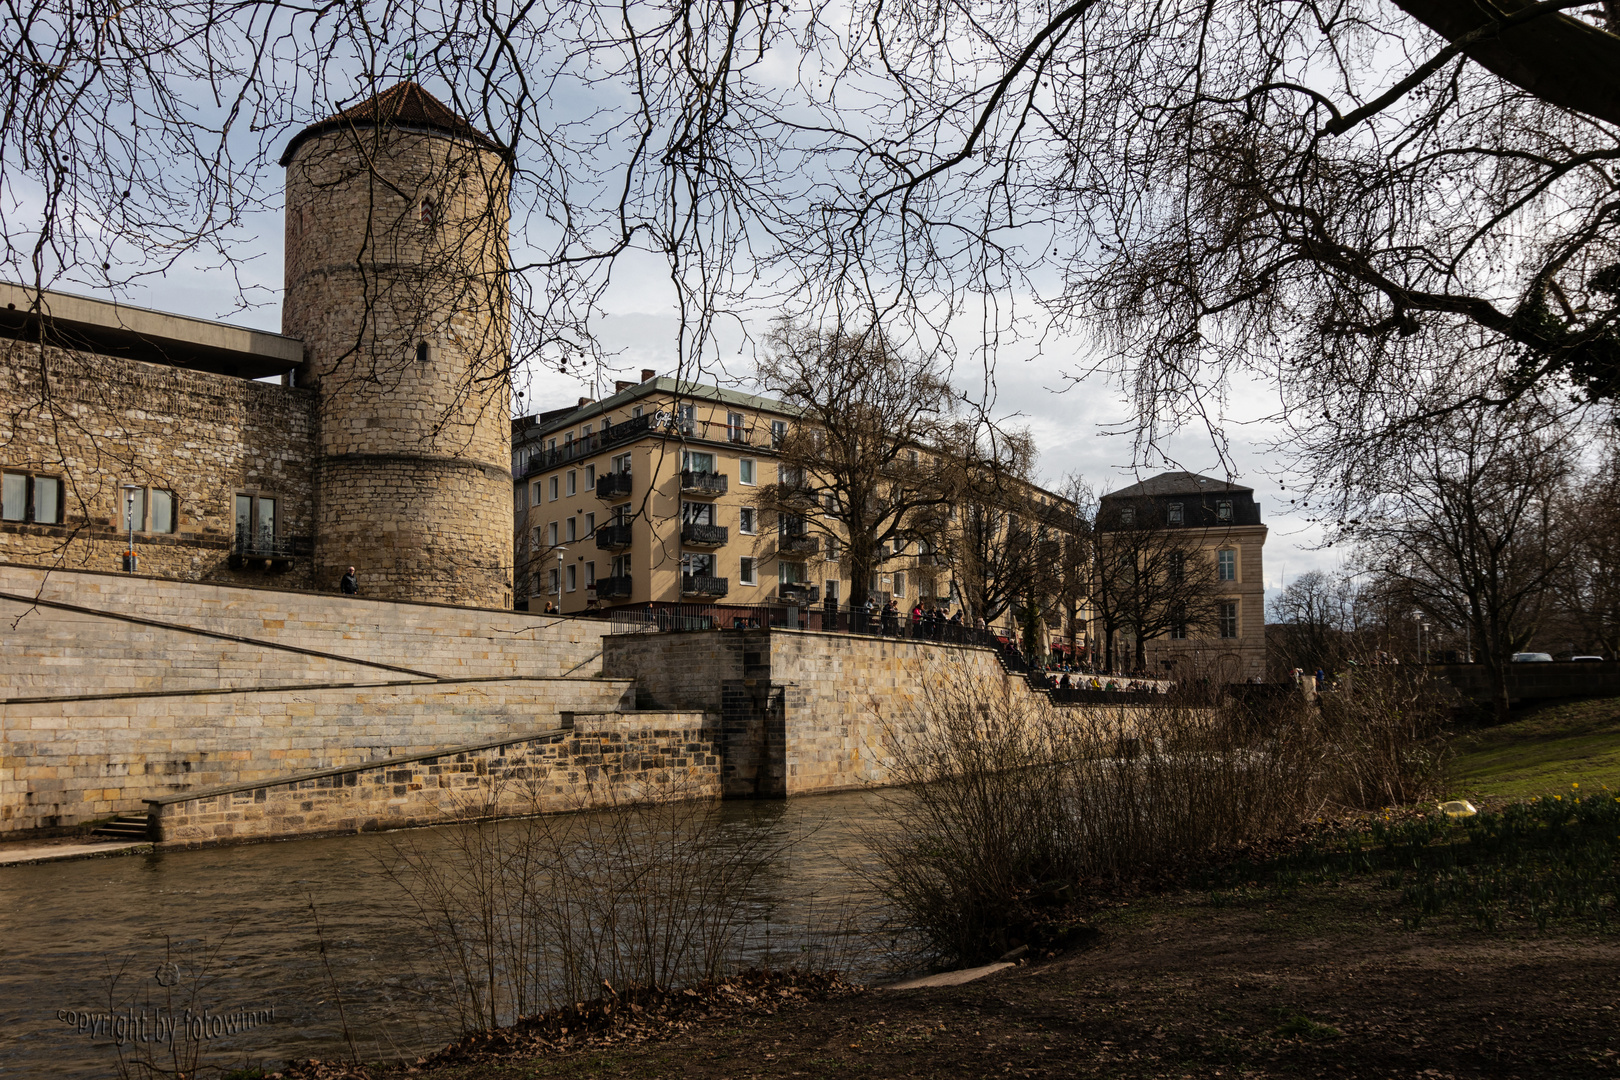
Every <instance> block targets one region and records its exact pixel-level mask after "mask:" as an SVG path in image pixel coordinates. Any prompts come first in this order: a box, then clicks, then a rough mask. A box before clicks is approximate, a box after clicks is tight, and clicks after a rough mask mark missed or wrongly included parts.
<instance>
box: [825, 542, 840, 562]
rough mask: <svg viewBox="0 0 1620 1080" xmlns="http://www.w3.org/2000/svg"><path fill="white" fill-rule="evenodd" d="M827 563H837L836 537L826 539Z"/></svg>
mask: <svg viewBox="0 0 1620 1080" xmlns="http://www.w3.org/2000/svg"><path fill="white" fill-rule="evenodd" d="M827 561H828V562H837V561H838V537H836V536H829V537H827Z"/></svg>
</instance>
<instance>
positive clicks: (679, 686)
mask: <svg viewBox="0 0 1620 1080" xmlns="http://www.w3.org/2000/svg"><path fill="white" fill-rule="evenodd" d="M602 644H603V655H602V662H603V671H604V672H605V673H606V674H607V675H609V676H611V677H616V678H630V679H634V680H635V682H636V694H637V701H638V703H639V704H641V705H643V706H645V705H648V704H653V703H656V704H658V705H660V706H663V707H670V708H675V707H678V708H701V709H705V710H710V711H714V710H718V712H719V713H720V746H721V751H722V758H723V762H724V766H723V782H724V788H725V793H726V795H727V796H728V797H730V798H748V797H762V798H781V797H784V796H789V795H805V794H811V793H815V792H825V791H838V790H842V789H847V788H856V787H865V786H881V785H884V784H889V783H893V782H894V779H895V778H894V767H895V756H896V754H897V752H899V751H900V750H902V749H903V748H904V747H906V746H908V745H914V741H915V740H916V739H917V738H918V737H919V735H920V734H921V733H922V732H923V731H924V730H926V725H927V723H928V718H929V716H930V711H931V709H932V708H933V707H934V706H935V702H934V701H933V700H932V699H931V698H930V694H931V693H937V694H938V695H941V696H945V697H949V696H951V695H952V694H953V693H954V692H955V691H956V690H961V689H966V690H967V691H969V692H970V693H974V694H984V695H1002V694H1011V695H1018V696H1020V697H1022V698H1023V699H1024V700H1025V701H1026V702H1027V704H1028V706H1029V707H1030V708H1032V709H1041V710H1047V709H1053V708H1055V707H1054V706H1053V705H1052V704H1051V703H1050V702H1049V701H1048V700H1047V699H1046V698H1045V696H1044V695H1040V694H1037V693H1035V692H1034V691H1032V690H1030V689H1029V687H1028V684H1027V683H1025V682H1024V681H1023V680H1022V679H1019V678H1014V677H1010V676H1008V675H1007V673H1006V672H1005V671H1004V670H1003V669H1002V667H1001V664H1000V662H999V661H998V660H997V658H996V655H995V653H994V652H992V651H991V650H990V649H987V648H982V647H976V646H955V645H937V644H933V643H929V642H921V641H901V640H895V639H892V638H875V637H862V636H859V635H850V634H828V633H821V632H815V631H802V630H783V629H772V630H741V631H739V630H713V631H702V632H695V633H680V634H621V635H612V636H609V637H606V638H604V639H603V642H602ZM1132 712H1133V710H1130V709H1126V708H1121V707H1119V706H1098V707H1095V708H1091V707H1082V708H1065V709H1063V710H1061V713H1062V715H1063V716H1065V717H1066V718H1067V719H1068V720H1070V721H1073V722H1082V721H1089V720H1100V721H1103V722H1107V723H1116V724H1129V723H1130V722H1131V715H1130V714H1131V713H1132Z"/></svg>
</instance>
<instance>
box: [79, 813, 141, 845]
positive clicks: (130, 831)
mask: <svg viewBox="0 0 1620 1080" xmlns="http://www.w3.org/2000/svg"><path fill="white" fill-rule="evenodd" d="M90 835H91V836H104V837H108V838H111V839H117V840H147V839H150V836H149V823H148V821H147V817H146V815H145V814H119V815H118V816H116V817H114V818H113V819H112V820H110V821H106V822H103V823H102V824H100V825H98V826H96V827H95V828H94V829H91V830H90Z"/></svg>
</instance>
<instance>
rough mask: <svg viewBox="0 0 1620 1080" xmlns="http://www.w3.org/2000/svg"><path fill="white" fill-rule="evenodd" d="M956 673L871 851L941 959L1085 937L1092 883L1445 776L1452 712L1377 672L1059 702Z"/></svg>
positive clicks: (931, 705) (915, 742) (930, 705)
mask: <svg viewBox="0 0 1620 1080" xmlns="http://www.w3.org/2000/svg"><path fill="white" fill-rule="evenodd" d="M952 676H953V672H952V671H951V670H949V669H944V668H942V669H941V670H940V671H939V672H937V673H936V675H935V677H933V678H931V679H929V680H928V681H927V683H926V685H925V687H924V692H923V694H922V701H923V703H922V705H921V706H920V707H919V709H920V711H921V712H922V713H923V714H924V715H923V716H921V717H916V718H910V721H909V723H908V724H907V726H908V727H909V728H911V729H912V731H913V732H914V734H913V735H912V736H911V737H910V738H908V739H907V740H903V741H902V740H893V741H891V753H892V755H893V758H892V762H891V767H892V769H893V775H894V777H895V778H896V780H898V781H899V782H901V783H904V784H906V785H908V786H907V787H906V789H905V790H904V791H902V792H896V793H895V795H894V797H893V798H891V799H890V800H889V801H888V818H889V820H888V821H887V822H886V823H885V826H884V827H883V828H881V829H879V830H874V831H873V833H872V834H871V835H870V836H869V838H868V839H869V843H870V844H871V846H872V849H873V851H874V853H875V855H876V863H875V867H874V869H873V870H872V872H871V873H870V875H869V881H870V884H871V885H872V886H873V888H875V890H876V891H877V892H878V893H879V894H880V895H881V896H882V897H883V898H884V899H885V900H886V901H887V902H888V904H889V906H890V912H891V929H892V930H893V931H895V932H897V933H898V935H899V936H901V937H902V938H906V939H909V940H911V941H912V942H914V943H915V944H916V945H917V946H918V947H919V948H920V949H921V951H923V952H924V953H926V954H930V955H932V956H934V957H937V958H945V959H952V960H961V961H968V960H980V959H986V958H993V957H994V956H996V955H999V954H1000V953H1001V952H1004V951H1005V950H1006V949H1008V948H1009V947H1012V946H1016V945H1018V944H1024V943H1035V944H1040V943H1042V942H1043V941H1045V940H1050V939H1052V938H1054V937H1061V936H1062V935H1063V934H1064V933H1065V932H1066V931H1067V929H1068V928H1066V927H1065V926H1064V925H1063V924H1062V923H1061V921H1058V922H1054V921H1053V913H1054V912H1055V911H1057V910H1059V909H1060V908H1061V907H1062V906H1063V904H1064V902H1066V901H1067V900H1069V899H1071V898H1072V897H1074V896H1075V895H1076V894H1077V892H1078V891H1081V890H1084V889H1086V888H1087V887H1088V886H1094V885H1096V884H1098V883H1103V882H1110V883H1112V882H1121V881H1127V880H1130V879H1134V878H1140V877H1142V876H1143V875H1145V874H1152V873H1158V872H1162V871H1163V870H1165V869H1166V868H1170V867H1174V866H1175V865H1177V864H1178V863H1181V862H1183V861H1185V860H1187V859H1192V858H1200V857H1205V856H1207V855H1209V854H1211V853H1214V852H1218V851H1221V850H1223V849H1230V848H1233V847H1236V846H1239V845H1242V844H1245V843H1249V842H1253V841H1257V840H1261V839H1265V838H1268V837H1272V836H1275V835H1277V834H1279V833H1281V832H1284V831H1286V830H1287V829H1289V828H1291V827H1292V826H1294V825H1296V824H1298V823H1299V822H1300V821H1302V820H1305V819H1307V818H1310V817H1313V816H1315V815H1316V814H1318V813H1320V812H1322V811H1323V810H1324V809H1325V808H1327V807H1330V806H1337V805H1343V804H1349V805H1361V806H1367V805H1379V804H1380V803H1382V802H1387V801H1390V800H1391V799H1396V798H1399V799H1409V798H1411V797H1413V796H1414V795H1415V794H1416V793H1417V792H1418V790H1419V789H1420V788H1421V786H1422V784H1423V783H1424V781H1425V779H1426V778H1427V777H1430V776H1432V774H1433V753H1432V747H1431V745H1430V742H1431V740H1432V737H1433V734H1434V732H1435V730H1437V724H1438V719H1439V714H1438V712H1437V711H1436V710H1434V709H1433V708H1432V707H1429V706H1427V705H1426V704H1425V703H1424V700H1423V696H1422V694H1421V693H1419V692H1418V690H1417V689H1416V688H1412V687H1403V686H1401V685H1400V684H1399V683H1398V682H1397V681H1396V680H1394V679H1386V680H1382V681H1374V680H1372V679H1367V680H1364V687H1363V688H1362V689H1361V690H1360V691H1359V692H1352V693H1347V694H1346V695H1345V696H1344V697H1343V699H1341V700H1337V701H1335V702H1333V703H1331V704H1329V705H1327V706H1325V707H1323V708H1321V709H1318V708H1315V707H1313V706H1311V705H1309V704H1308V703H1307V702H1306V701H1305V700H1304V698H1303V697H1302V696H1298V695H1288V696H1285V697H1281V698H1278V699H1277V700H1274V701H1272V702H1270V703H1266V704H1258V705H1255V704H1245V703H1243V702H1240V701H1234V700H1231V699H1222V700H1217V701H1214V702H1213V703H1211V702H1208V701H1203V702H1200V701H1198V700H1181V699H1176V698H1174V697H1167V698H1166V699H1165V702H1164V704H1162V705H1154V706H1147V707H1130V706H1125V707H1104V708H1087V707H1071V708H1062V707H1054V706H1051V705H1049V704H1047V703H1046V702H1045V701H1044V700H1040V699H1035V698H1033V697H1032V696H1031V695H1029V694H1024V693H1020V692H1019V691H1018V690H1017V689H1015V688H1013V687H1012V686H1011V685H1010V684H1002V685H999V686H993V687H987V686H984V685H981V684H978V683H974V682H968V681H959V680H957V679H955V678H953V677H952Z"/></svg>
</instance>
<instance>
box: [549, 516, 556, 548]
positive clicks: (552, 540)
mask: <svg viewBox="0 0 1620 1080" xmlns="http://www.w3.org/2000/svg"><path fill="white" fill-rule="evenodd" d="M546 545H547V546H548V547H556V546H557V523H556V522H555V521H553V522H552V523H551V524H549V525H547V526H546Z"/></svg>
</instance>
